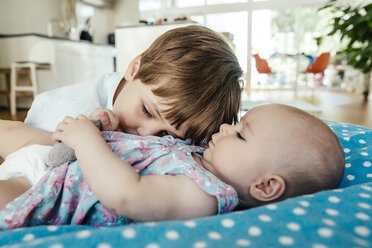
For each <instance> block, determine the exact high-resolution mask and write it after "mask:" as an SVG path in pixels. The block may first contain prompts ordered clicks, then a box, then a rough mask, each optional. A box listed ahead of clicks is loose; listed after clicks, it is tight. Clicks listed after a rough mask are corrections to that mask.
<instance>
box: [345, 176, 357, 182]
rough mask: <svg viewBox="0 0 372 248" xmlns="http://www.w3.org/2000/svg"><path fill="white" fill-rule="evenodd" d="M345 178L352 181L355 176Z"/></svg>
mask: <svg viewBox="0 0 372 248" xmlns="http://www.w3.org/2000/svg"><path fill="white" fill-rule="evenodd" d="M346 178H347V179H348V180H349V181H353V180H354V179H355V176H354V175H347V176H346Z"/></svg>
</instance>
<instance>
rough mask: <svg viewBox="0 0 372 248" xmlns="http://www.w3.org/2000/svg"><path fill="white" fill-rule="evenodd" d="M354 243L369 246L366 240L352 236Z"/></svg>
mask: <svg viewBox="0 0 372 248" xmlns="http://www.w3.org/2000/svg"><path fill="white" fill-rule="evenodd" d="M353 241H354V243H356V244H358V245H361V246H364V247H371V245H370V244H369V242H368V241H366V240H364V239H360V238H353Z"/></svg>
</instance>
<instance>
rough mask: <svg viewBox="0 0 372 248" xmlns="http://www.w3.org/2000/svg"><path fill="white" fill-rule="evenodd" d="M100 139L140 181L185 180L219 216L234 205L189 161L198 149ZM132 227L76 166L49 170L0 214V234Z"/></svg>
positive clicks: (149, 140) (169, 142)
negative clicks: (40, 228)
mask: <svg viewBox="0 0 372 248" xmlns="http://www.w3.org/2000/svg"><path fill="white" fill-rule="evenodd" d="M102 136H103V137H104V139H105V141H106V142H107V144H108V145H109V146H110V147H111V149H112V151H113V152H114V153H115V154H117V155H118V156H119V157H120V158H121V159H123V160H125V161H127V162H128V163H129V164H131V165H132V167H133V168H134V169H135V170H136V171H137V172H138V173H139V175H140V176H143V175H181V174H182V175H186V176H188V177H189V178H190V179H192V180H193V181H194V182H195V183H196V184H197V185H198V186H199V187H201V188H202V189H203V190H204V191H205V192H207V193H208V194H210V195H214V196H215V197H216V198H217V201H218V213H219V214H222V213H228V212H231V211H232V210H233V209H234V208H235V207H236V205H237V204H238V197H237V193H236V191H235V190H234V189H233V188H232V187H231V186H230V185H228V184H225V183H224V182H222V181H221V180H220V179H218V178H217V177H215V176H214V175H213V174H211V173H210V172H208V171H207V170H205V169H204V168H202V167H201V166H199V165H198V164H197V163H196V162H195V160H194V159H193V158H192V153H193V152H194V153H199V154H201V153H203V152H204V148H203V147H200V146H194V145H190V143H189V142H188V141H182V140H179V139H175V138H173V137H171V136H165V137H162V138H160V137H155V136H150V137H141V136H136V135H130V134H125V133H120V132H102ZM102 166H105V165H104V164H102ZM129 190H130V189H129ZM133 222H134V221H133V220H132V219H129V218H126V217H123V216H118V215H116V214H114V213H112V212H110V211H109V210H107V209H106V208H105V207H104V206H103V205H102V204H101V203H100V201H99V200H98V199H97V198H96V196H95V195H94V194H93V192H92V191H91V190H90V188H89V185H88V184H87V182H86V180H85V178H84V175H83V172H82V170H81V168H80V165H79V163H78V161H74V162H70V163H65V164H62V165H60V166H59V167H54V168H51V169H50V170H49V171H48V173H47V174H46V175H45V176H44V177H43V178H42V179H41V180H40V181H39V183H38V184H36V185H35V186H33V187H32V188H31V189H30V190H28V191H27V192H25V193H24V194H23V195H21V196H19V197H18V198H17V199H16V200H14V201H13V202H11V203H9V204H8V205H7V207H6V208H5V209H4V210H2V211H0V229H13V228H18V227H23V226H35V225H62V224H81V225H92V226H118V225H123V224H130V223H133Z"/></svg>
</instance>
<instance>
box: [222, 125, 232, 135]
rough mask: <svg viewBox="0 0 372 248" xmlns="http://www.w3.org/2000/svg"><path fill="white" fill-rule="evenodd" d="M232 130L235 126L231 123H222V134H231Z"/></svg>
mask: <svg viewBox="0 0 372 248" xmlns="http://www.w3.org/2000/svg"><path fill="white" fill-rule="evenodd" d="M232 130H233V126H231V125H229V124H226V123H224V124H222V125H221V126H220V133H221V134H222V135H228V134H231V132H232Z"/></svg>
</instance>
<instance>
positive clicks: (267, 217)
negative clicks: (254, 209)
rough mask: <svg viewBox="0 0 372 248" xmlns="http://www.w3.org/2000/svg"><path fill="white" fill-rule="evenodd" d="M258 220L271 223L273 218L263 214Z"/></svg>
mask: <svg viewBox="0 0 372 248" xmlns="http://www.w3.org/2000/svg"><path fill="white" fill-rule="evenodd" d="M258 218H259V219H260V220H261V221H263V222H270V221H271V217H270V216H268V215H266V214H261V215H260V216H258Z"/></svg>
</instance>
